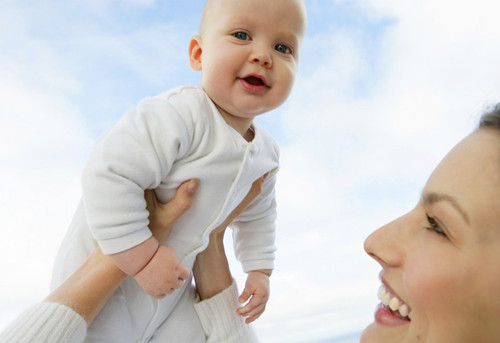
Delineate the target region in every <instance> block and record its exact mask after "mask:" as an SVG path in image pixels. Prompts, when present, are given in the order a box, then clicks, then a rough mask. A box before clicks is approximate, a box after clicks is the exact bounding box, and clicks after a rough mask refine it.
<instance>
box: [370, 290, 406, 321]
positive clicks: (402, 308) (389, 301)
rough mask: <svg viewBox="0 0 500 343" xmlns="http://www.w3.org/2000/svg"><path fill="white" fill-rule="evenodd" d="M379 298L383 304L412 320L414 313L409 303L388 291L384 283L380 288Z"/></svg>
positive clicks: (400, 315) (398, 314)
mask: <svg viewBox="0 0 500 343" xmlns="http://www.w3.org/2000/svg"><path fill="white" fill-rule="evenodd" d="M378 298H379V300H380V301H381V302H382V304H383V305H384V306H385V307H387V308H388V309H390V310H391V311H392V312H393V313H394V314H395V315H397V316H399V317H401V318H404V319H410V320H411V317H412V313H411V310H410V308H409V307H408V305H406V304H405V303H404V302H402V301H401V300H399V299H398V298H397V297H396V296H395V295H394V294H392V293H390V292H389V291H387V289H386V288H385V286H384V285H382V286H380V288H379V290H378Z"/></svg>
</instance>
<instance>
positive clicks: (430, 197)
mask: <svg viewBox="0 0 500 343" xmlns="http://www.w3.org/2000/svg"><path fill="white" fill-rule="evenodd" d="M422 199H423V202H424V204H425V205H428V206H430V205H432V204H435V203H437V202H440V201H446V202H448V203H449V204H450V205H451V206H453V207H454V208H455V209H456V210H457V211H458V212H459V213H460V215H461V216H462V217H463V218H464V220H465V222H466V223H467V224H470V221H469V216H468V215H467V213H466V212H465V211H464V209H463V208H462V207H461V206H460V205H459V203H458V201H457V200H456V199H455V198H454V197H452V196H450V195H448V194H442V193H434V192H432V193H424V194H423V195H422Z"/></svg>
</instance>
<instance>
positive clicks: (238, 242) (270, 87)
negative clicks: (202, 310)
mask: <svg viewBox="0 0 500 343" xmlns="http://www.w3.org/2000/svg"><path fill="white" fill-rule="evenodd" d="M305 29H306V13H305V7H304V4H303V1H302V0H273V1H267V0H238V1H235V0H208V1H207V2H206V5H205V9H204V13H203V17H202V22H201V25H200V33H199V35H198V36H195V37H193V38H192V39H191V41H190V44H189V58H190V66H191V68H192V69H194V70H197V71H200V72H201V87H195V86H181V87H177V88H175V89H172V90H169V91H167V92H164V93H162V94H159V95H157V96H154V97H151V98H146V99H143V100H142V101H140V102H139V104H138V105H137V106H136V107H135V108H133V109H131V110H129V111H128V112H127V113H125V115H124V116H123V117H122V118H121V120H120V121H119V122H118V123H117V124H116V125H115V126H114V127H112V128H111V129H110V130H109V131H108V132H107V133H105V134H104V135H103V136H102V137H101V138H100V139H99V140H98V142H97V144H96V146H95V148H94V149H93V151H92V153H91V155H90V158H89V161H88V163H87V165H86V167H85V169H84V173H83V197H82V201H81V203H80V205H79V208H78V209H77V212H76V214H75V217H74V219H73V222H72V224H71V226H70V229H69V231H68V234H67V235H66V237H65V239H64V241H63V244H62V246H61V249H60V251H59V254H58V257H57V259H56V265H55V272H54V278H53V287H55V286H57V285H58V284H59V283H61V282H62V281H63V280H64V279H65V278H66V277H67V276H68V275H69V274H70V273H71V272H72V271H73V270H75V269H76V268H77V267H78V266H79V265H80V264H81V263H82V262H83V260H84V259H85V258H86V257H87V256H88V255H89V254H90V252H92V251H93V250H94V248H95V247H96V245H97V244H98V245H99V246H100V247H101V249H102V250H103V252H104V253H105V254H109V255H110V256H111V257H112V258H113V260H114V262H115V263H116V264H117V266H118V267H119V268H120V269H122V270H123V271H124V272H126V273H127V274H128V275H130V276H132V277H133V278H129V279H127V280H126V281H125V282H124V283H123V284H122V286H121V287H120V289H119V290H118V291H117V292H116V293H115V295H114V296H113V297H112V298H111V299H110V301H109V302H108V304H107V305H106V307H105V308H104V310H103V311H102V312H101V314H100V315H99V317H98V318H97V319H96V320H95V322H94V323H93V325H92V326H91V327H90V330H89V338H90V341H92V340H101V341H102V340H104V341H106V337H107V339H109V340H110V341H113V342H118V341H119V342H127V341H134V342H135V341H149V340H151V339H153V338H154V339H160V338H161V339H166V338H169V337H170V339H172V337H178V336H179V335H185V334H186V331H187V330H189V331H193V332H196V330H195V329H193V328H194V327H195V325H196V323H197V318H196V316H193V315H192V302H193V295H192V290H191V287H189V285H190V282H184V277H183V276H182V275H184V274H186V268H187V269H188V270H190V269H191V268H192V266H193V263H194V261H195V259H196V255H197V254H198V253H199V252H201V251H203V250H204V249H205V247H206V246H207V244H208V237H209V234H210V232H211V231H212V230H213V229H214V228H216V227H217V226H218V225H219V224H220V223H221V222H222V221H223V220H224V219H225V218H226V217H227V216H228V214H229V213H231V211H232V210H233V209H234V208H235V207H236V206H237V205H238V204H239V203H240V202H241V200H242V199H243V198H244V197H245V195H246V194H247V192H248V190H249V189H250V187H251V185H252V183H253V181H255V180H256V179H258V178H259V177H260V176H262V175H264V174H267V175H268V176H267V178H266V180H265V182H264V185H263V191H262V193H261V194H260V195H259V196H258V197H257V198H256V199H255V200H254V201H253V202H252V203H251V204H250V206H249V207H248V208H247V210H246V211H245V212H243V213H242V214H241V215H240V216H239V217H238V218H236V219H235V221H234V222H233V223H232V224H231V226H232V228H233V230H234V231H233V232H234V234H233V235H234V247H235V254H236V257H237V258H238V260H239V261H240V262H241V264H242V266H243V269H244V271H245V272H246V273H247V274H248V277H247V282H246V286H245V288H244V290H243V292H242V295H241V296H240V301H241V302H246V301H248V300H249V299H250V301H249V302H248V303H247V305H246V306H245V307H244V308H243V309H240V310H239V313H240V314H241V315H243V316H246V317H247V322H250V321H252V320H254V319H256V318H257V317H258V316H260V314H261V313H262V312H263V311H264V307H265V302H266V301H267V298H268V294H269V280H268V279H269V276H270V275H271V271H272V269H273V261H274V251H275V245H274V238H275V219H276V204H275V195H274V186H275V182H276V170H277V169H278V148H277V146H276V143H275V142H274V140H273V139H272V138H271V137H270V136H269V135H268V134H267V133H266V132H265V131H264V130H263V129H262V128H261V127H260V126H258V125H257V124H255V123H254V122H253V119H254V118H255V117H256V116H257V115H260V114H262V113H265V112H268V111H270V110H272V109H274V108H276V107H278V106H279V105H281V104H282V103H283V102H284V101H285V100H286V98H287V97H288V95H289V93H290V90H291V88H292V85H293V81H294V77H295V74H296V71H297V63H298V53H299V47H300V43H301V41H302V38H303V36H304V33H305ZM192 178H198V179H200V188H199V191H198V194H197V197H196V199H195V201H194V203H193V205H192V207H191V208H190V210H189V211H188V212H187V213H186V214H185V215H184V216H183V217H182V218H180V219H179V220H178V221H177V222H176V224H175V225H174V227H173V228H172V232H171V234H170V236H169V238H168V239H167V241H166V243H165V245H160V244H159V243H158V241H156V239H155V238H154V237H153V236H152V235H151V232H150V230H149V229H148V212H147V210H146V203H145V200H144V190H145V189H155V192H156V195H157V197H158V199H159V200H160V201H162V202H166V201H168V200H169V199H170V198H171V197H172V196H173V195H174V194H175V190H176V188H177V187H178V185H180V184H181V183H182V182H183V181H185V180H187V179H192ZM179 260H180V261H182V264H179ZM141 289H142V290H144V291H145V292H146V293H148V294H150V295H151V296H152V297H151V296H147V295H146V293H144V292H142V291H141ZM166 294H170V295H169V296H168V297H165V295H166ZM198 325H199V324H198ZM184 338H185V337H184ZM187 341H189V342H191V341H190V340H189V339H188V340H187ZM192 341H193V342H194V341H195V340H194V338H193V340H192Z"/></svg>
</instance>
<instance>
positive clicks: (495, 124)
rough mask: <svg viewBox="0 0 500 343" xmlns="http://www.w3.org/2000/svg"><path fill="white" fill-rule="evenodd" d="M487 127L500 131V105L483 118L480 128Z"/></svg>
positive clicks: (480, 121)
mask: <svg viewBox="0 0 500 343" xmlns="http://www.w3.org/2000/svg"><path fill="white" fill-rule="evenodd" d="M485 127H490V128H493V129H497V130H500V103H498V104H496V105H495V106H493V108H492V109H491V110H489V111H487V112H486V113H485V114H483V115H482V116H481V119H480V120H479V128H480V129H481V128H485Z"/></svg>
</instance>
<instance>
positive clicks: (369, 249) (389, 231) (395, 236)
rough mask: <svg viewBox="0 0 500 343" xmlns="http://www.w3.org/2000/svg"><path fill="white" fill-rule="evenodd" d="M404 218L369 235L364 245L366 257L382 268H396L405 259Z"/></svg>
mask: <svg viewBox="0 0 500 343" xmlns="http://www.w3.org/2000/svg"><path fill="white" fill-rule="evenodd" d="M404 221H405V217H404V216H403V217H401V218H398V219H396V220H394V221H392V222H390V223H389V224H386V225H384V226H382V227H381V228H379V229H378V230H376V231H374V232H373V233H372V234H371V235H369V236H368V237H367V238H366V240H365V244H364V249H365V251H366V253H367V254H368V255H370V256H371V257H372V258H373V259H375V260H376V261H377V262H378V263H380V264H381V265H382V267H397V266H399V265H401V264H402V263H403V261H404V258H405V246H406V238H405V236H406V235H405V234H404V233H405V226H404Z"/></svg>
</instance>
